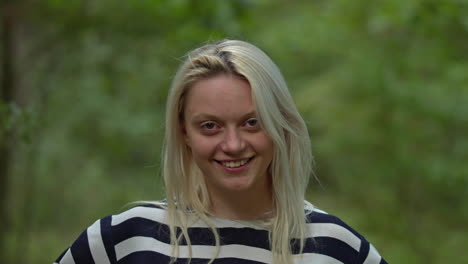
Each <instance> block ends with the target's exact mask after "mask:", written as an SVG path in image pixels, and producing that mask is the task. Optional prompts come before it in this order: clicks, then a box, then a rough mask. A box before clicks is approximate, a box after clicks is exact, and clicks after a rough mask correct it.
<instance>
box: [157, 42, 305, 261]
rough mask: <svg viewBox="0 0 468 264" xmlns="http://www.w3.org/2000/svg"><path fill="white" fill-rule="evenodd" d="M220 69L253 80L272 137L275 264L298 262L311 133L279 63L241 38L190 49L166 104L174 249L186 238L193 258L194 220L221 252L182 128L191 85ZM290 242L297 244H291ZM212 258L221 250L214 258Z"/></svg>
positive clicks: (256, 99)
mask: <svg viewBox="0 0 468 264" xmlns="http://www.w3.org/2000/svg"><path fill="white" fill-rule="evenodd" d="M219 74H226V75H233V76H238V77H240V78H242V79H245V80H246V81H247V82H248V83H249V85H250V87H251V93H252V100H253V102H254V104H255V107H256V113H257V118H258V120H259V121H260V124H261V126H262V128H263V129H264V130H265V132H266V133H267V134H268V135H269V137H270V138H271V140H272V141H273V145H274V154H273V160H272V162H271V164H270V167H269V171H270V172H271V178H272V186H273V192H272V193H273V194H272V195H273V209H274V216H273V218H272V219H270V220H269V224H268V227H269V228H268V229H269V234H270V236H269V237H270V244H271V249H272V252H273V263H275V264H279V263H292V262H293V261H292V247H294V248H296V249H295V250H294V251H296V250H297V248H298V247H299V249H300V250H302V248H303V244H304V237H305V233H306V225H305V212H304V194H305V190H306V187H307V183H308V180H309V176H310V175H311V173H312V153H311V146H310V139H309V134H308V131H307V127H306V125H305V123H304V120H303V119H302V117H301V116H300V114H299V112H298V111H297V108H296V106H295V104H294V101H293V99H292V97H291V94H290V93H289V90H288V88H287V85H286V82H285V81H284V79H283V76H282V74H281V72H280V71H279V69H278V67H277V66H276V65H275V64H274V63H273V61H272V60H271V59H270V58H269V57H268V56H267V55H266V54H265V53H264V52H263V51H262V50H260V49H259V48H257V47H255V46H254V45H252V44H250V43H247V42H244V41H239V40H223V41H220V42H216V43H213V44H207V45H204V46H202V47H200V48H198V49H195V50H193V51H192V52H189V53H188V55H187V57H186V59H185V61H184V62H183V63H182V65H181V66H180V68H179V69H178V71H177V74H176V75H175V78H174V80H173V82H172V86H171V89H170V92H169V96H168V100H167V109H166V131H165V136H166V137H165V145H164V155H163V175H164V180H165V187H166V195H167V208H168V215H169V223H170V225H169V226H170V233H171V244H172V247H173V255H174V256H175V257H177V256H178V255H179V246H178V245H179V243H180V242H181V241H182V240H185V241H186V242H187V245H188V246H189V254H190V256H192V254H191V243H190V237H189V236H188V232H187V228H188V227H189V226H190V224H191V223H192V220H193V219H197V220H202V221H204V222H206V224H207V225H208V226H209V227H210V228H211V230H212V232H213V234H214V237H215V243H216V249H217V253H216V254H218V253H219V249H220V239H219V235H218V233H217V231H216V228H215V226H214V225H213V223H212V222H211V221H210V218H209V215H210V212H209V209H210V197H209V195H208V191H207V187H206V185H205V181H204V178H203V175H202V172H201V170H200V169H199V168H198V167H197V165H196V164H195V162H194V160H193V158H192V156H191V152H190V149H189V148H188V147H187V146H186V144H185V140H184V136H183V132H182V131H183V129H182V123H183V119H184V107H185V99H186V95H187V91H188V89H190V87H192V86H193V85H194V83H196V82H198V81H200V80H203V79H206V78H210V77H214V76H216V75H219ZM179 227H180V231H181V232H178V230H179ZM177 234H179V235H177ZM292 239H294V240H292ZM291 241H297V243H296V244H295V245H291ZM214 258H216V255H215V256H213V259H211V261H210V263H211V262H212V261H213V260H214ZM173 260H175V258H173Z"/></svg>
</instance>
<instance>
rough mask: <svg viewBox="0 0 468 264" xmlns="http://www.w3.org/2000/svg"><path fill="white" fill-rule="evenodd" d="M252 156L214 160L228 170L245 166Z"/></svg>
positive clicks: (235, 169)
mask: <svg viewBox="0 0 468 264" xmlns="http://www.w3.org/2000/svg"><path fill="white" fill-rule="evenodd" d="M253 158H254V157H250V158H246V159H240V160H223V161H221V160H215V161H216V162H217V163H218V164H220V165H221V166H222V167H223V168H224V169H226V170H228V171H237V170H241V169H243V168H244V167H246V166H247V165H248V164H249V163H250V161H252V160H253Z"/></svg>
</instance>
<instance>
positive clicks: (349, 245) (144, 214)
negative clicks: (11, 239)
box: [57, 40, 386, 264]
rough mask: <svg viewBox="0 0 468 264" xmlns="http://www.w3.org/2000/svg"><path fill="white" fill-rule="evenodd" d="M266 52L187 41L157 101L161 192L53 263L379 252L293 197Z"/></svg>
mask: <svg viewBox="0 0 468 264" xmlns="http://www.w3.org/2000/svg"><path fill="white" fill-rule="evenodd" d="M310 149H311V148H310V141H309V135H308V132H307V128H306V125H305V123H304V120H303V119H302V118H301V116H300V115H299V113H298V111H297V109H296V107H295V105H294V102H293V100H292V98H291V95H290V93H289V91H288V88H287V86H286V83H285V81H284V79H283V77H282V75H281V73H280V71H279V70H278V68H277V67H276V65H275V64H274V63H273V62H272V61H271V59H270V58H269V57H268V56H267V55H266V54H265V53H263V52H262V51H261V50H260V49H258V48H257V47H255V46H253V45H252V44H249V43H246V42H243V41H235V40H225V41H221V42H218V43H214V44H208V45H205V46H203V47H201V48H198V49H196V50H194V51H192V52H190V53H189V54H188V56H187V59H186V60H185V62H184V63H183V64H182V65H181V67H180V68H179V70H178V72H177V74H176V76H175V78H174V81H173V84H172V87H171V90H170V93H169V96H168V101H167V111H166V140H165V147H164V160H163V163H164V172H163V173H164V180H165V186H166V195H167V196H166V197H167V200H165V201H162V202H155V203H152V204H147V205H144V206H137V207H134V208H132V209H130V210H128V211H126V212H123V213H121V214H119V215H114V216H108V217H105V218H103V219H101V220H98V221H97V222H96V223H94V224H93V225H92V226H91V227H89V228H88V229H87V231H85V232H84V233H83V234H82V235H81V236H80V237H79V238H78V239H77V240H76V241H75V243H74V244H73V245H72V246H71V247H70V248H69V249H68V250H66V251H65V252H64V254H62V256H60V257H59V259H58V260H57V262H58V263H93V262H94V263H117V262H118V263H187V261H189V262H190V263H220V264H222V263H275V264H280V263H386V262H385V261H384V260H383V259H382V258H381V257H380V255H379V254H378V253H377V251H376V250H375V249H374V247H373V246H372V245H370V244H369V243H368V242H367V241H366V240H365V239H364V238H363V237H362V236H361V235H359V234H358V233H357V232H356V231H354V230H353V229H351V228H350V227H349V226H347V225H346V224H345V223H343V222H342V221H341V220H339V219H338V218H336V217H334V216H331V215H328V214H326V213H324V212H323V211H320V210H317V209H315V208H313V207H312V206H311V205H310V204H309V203H308V202H306V201H304V194H305V190H306V186H307V183H308V179H309V176H310V175H311V173H312V170H311V162H312V154H311V150H310Z"/></svg>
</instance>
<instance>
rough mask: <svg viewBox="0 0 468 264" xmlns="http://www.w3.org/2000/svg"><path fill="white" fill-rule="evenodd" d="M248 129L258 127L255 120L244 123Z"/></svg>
mask: <svg viewBox="0 0 468 264" xmlns="http://www.w3.org/2000/svg"><path fill="white" fill-rule="evenodd" d="M245 123H246V124H247V126H248V127H257V125H258V120H257V119H256V118H251V119H249V120H247V122H245Z"/></svg>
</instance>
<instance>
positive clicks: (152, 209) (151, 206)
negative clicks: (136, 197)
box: [110, 200, 167, 226]
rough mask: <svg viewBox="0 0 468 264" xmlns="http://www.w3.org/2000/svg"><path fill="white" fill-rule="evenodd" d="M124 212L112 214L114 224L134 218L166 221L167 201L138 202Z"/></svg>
mask: <svg viewBox="0 0 468 264" xmlns="http://www.w3.org/2000/svg"><path fill="white" fill-rule="evenodd" d="M132 205H133V206H132V207H130V208H128V209H126V210H125V211H123V212H120V213H118V214H115V215H112V216H110V217H111V219H112V225H114V226H115V225H118V224H121V223H124V222H126V221H132V220H149V221H156V222H159V223H165V222H166V221H167V220H166V213H167V203H166V202H165V201H164V200H163V201H151V202H147V201H145V202H138V203H134V204H132Z"/></svg>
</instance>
